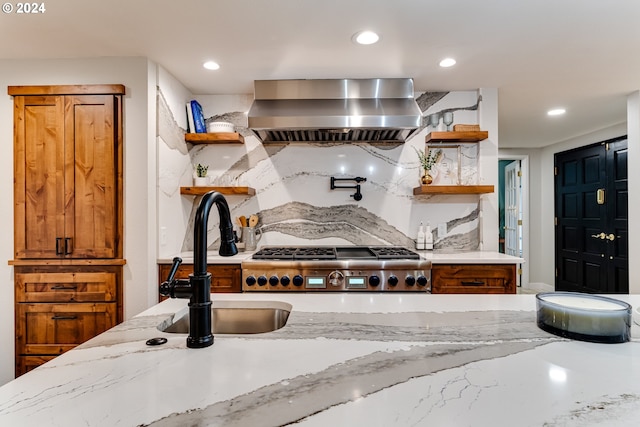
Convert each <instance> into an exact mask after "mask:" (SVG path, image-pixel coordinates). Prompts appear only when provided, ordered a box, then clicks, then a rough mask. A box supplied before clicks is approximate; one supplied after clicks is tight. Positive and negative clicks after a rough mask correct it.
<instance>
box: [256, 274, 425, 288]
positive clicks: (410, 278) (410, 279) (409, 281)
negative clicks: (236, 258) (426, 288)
mask: <svg viewBox="0 0 640 427" xmlns="http://www.w3.org/2000/svg"><path fill="white" fill-rule="evenodd" d="M259 281H260V279H258V282H259ZM404 283H406V284H407V286H413V285H415V284H416V278H415V277H413V276H412V275H410V274H409V275H407V277H405V278H404Z"/></svg>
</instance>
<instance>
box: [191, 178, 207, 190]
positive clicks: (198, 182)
mask: <svg viewBox="0 0 640 427" xmlns="http://www.w3.org/2000/svg"><path fill="white" fill-rule="evenodd" d="M193 185H194V186H196V187H206V186H207V185H209V177H208V176H195V177H193Z"/></svg>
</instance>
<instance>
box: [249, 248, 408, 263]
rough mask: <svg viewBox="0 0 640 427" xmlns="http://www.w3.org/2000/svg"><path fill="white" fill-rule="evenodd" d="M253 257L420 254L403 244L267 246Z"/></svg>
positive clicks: (404, 256)
mask: <svg viewBox="0 0 640 427" xmlns="http://www.w3.org/2000/svg"><path fill="white" fill-rule="evenodd" d="M252 259H262V260H282V261H293V260H393V259H420V255H418V254H417V253H415V252H413V251H410V250H409V249H407V248H404V247H402V246H281V247H278V246H265V247H263V248H262V249H260V250H259V251H258V252H256V253H255V254H253V257H252Z"/></svg>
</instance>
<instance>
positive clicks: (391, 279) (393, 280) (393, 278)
mask: <svg viewBox="0 0 640 427" xmlns="http://www.w3.org/2000/svg"><path fill="white" fill-rule="evenodd" d="M387 282H389V285H391V286H396V285H397V284H398V278H397V277H396V276H393V275H391V276H389V278H388V279H387Z"/></svg>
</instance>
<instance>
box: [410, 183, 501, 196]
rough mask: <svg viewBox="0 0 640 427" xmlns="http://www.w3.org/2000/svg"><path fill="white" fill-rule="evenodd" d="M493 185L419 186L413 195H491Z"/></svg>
mask: <svg viewBox="0 0 640 427" xmlns="http://www.w3.org/2000/svg"><path fill="white" fill-rule="evenodd" d="M493 191H494V188H493V185H421V186H420V187H416V188H414V189H413V195H414V196H419V195H421V194H486V193H493Z"/></svg>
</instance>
